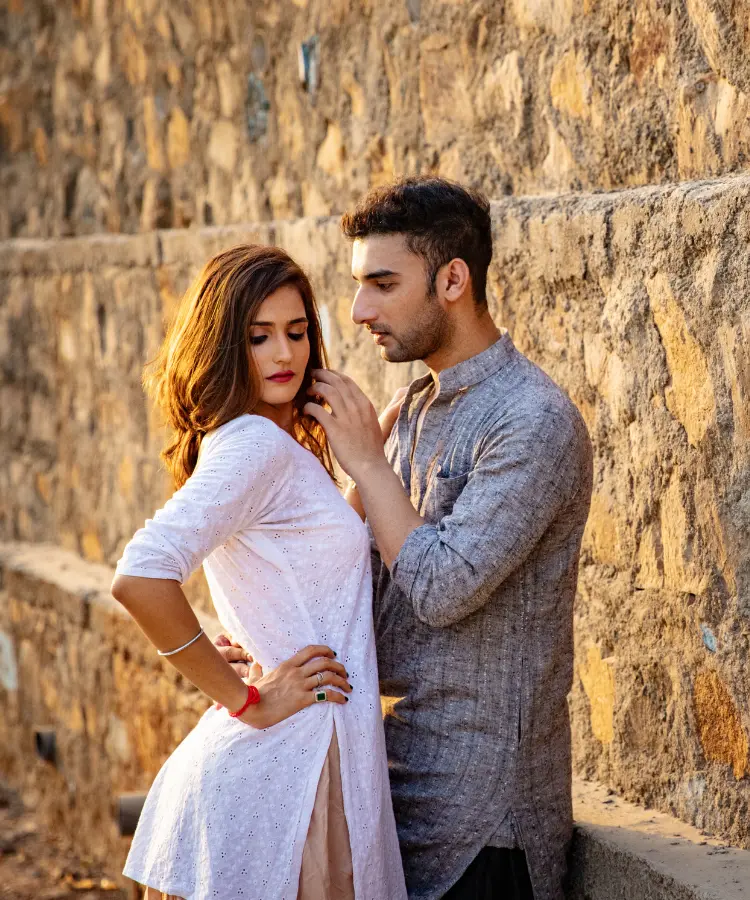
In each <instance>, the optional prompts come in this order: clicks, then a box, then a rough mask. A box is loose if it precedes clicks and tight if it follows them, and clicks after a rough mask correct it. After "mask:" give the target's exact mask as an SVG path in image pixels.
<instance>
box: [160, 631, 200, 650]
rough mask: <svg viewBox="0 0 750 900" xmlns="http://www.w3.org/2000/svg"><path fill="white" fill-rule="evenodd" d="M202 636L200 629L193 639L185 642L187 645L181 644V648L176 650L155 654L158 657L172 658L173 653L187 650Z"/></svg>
mask: <svg viewBox="0 0 750 900" xmlns="http://www.w3.org/2000/svg"><path fill="white" fill-rule="evenodd" d="M202 634H204V631H203V629H202V628H201V630H200V631H199V632H198V634H196V636H195V637H194V638H192V640H189V641H188V642H187V644H183V645H182V646H181V647H178V648H177V649H176V650H157V651H156V652H157V653H158V654H159V656H174V655H175V653H179V652H180V650H187V648H188V647H189V646H190V645H191V644H194V643H195V642H196V641H197V640H198V638H199V637H200V636H201V635H202Z"/></svg>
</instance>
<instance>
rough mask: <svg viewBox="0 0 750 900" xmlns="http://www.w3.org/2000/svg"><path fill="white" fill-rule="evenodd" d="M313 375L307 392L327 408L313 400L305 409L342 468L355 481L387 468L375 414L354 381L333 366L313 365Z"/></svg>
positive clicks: (381, 433) (387, 469) (388, 467)
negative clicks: (318, 366)
mask: <svg viewBox="0 0 750 900" xmlns="http://www.w3.org/2000/svg"><path fill="white" fill-rule="evenodd" d="M313 377H314V378H315V384H313V385H312V386H311V387H310V388H308V393H309V394H310V395H311V396H314V397H317V398H319V399H320V400H322V401H323V402H324V403H327V404H328V406H329V408H330V412H328V411H327V410H326V409H324V408H323V407H322V406H321V405H320V403H316V402H313V401H311V402H309V403H307V404H306V405H305V412H306V413H307V414H308V415H310V416H312V417H313V418H314V419H317V421H318V422H320V424H321V425H322V426H323V428H324V429H325V433H326V435H327V437H328V442H329V444H330V445H331V450H332V451H333V454H334V456H335V457H336V459H337V460H338V463H339V465H340V466H341V468H342V469H343V470H344V471H345V472H346V474H347V475H349V477H350V478H352V479H354V481H356V482H359V481H360V480H361V479H362V477H367V476H369V477H372V475H373V474H374V473H375V472H380V473H383V472H385V471H388V472H390V466H389V465H388V461H387V460H386V458H385V453H384V452H383V432H382V429H381V426H380V422H379V421H378V414H377V412H376V411H375V407H374V406H373V405H372V403H370V401H369V399H368V398H367V397H366V396H365V394H363V393H362V391H361V390H360V388H359V387H358V386H357V384H355V382H354V381H352V379H351V378H349V377H348V376H347V375H342V374H341V373H340V372H334V371H333V370H332V369H316V370H315V371H314V372H313Z"/></svg>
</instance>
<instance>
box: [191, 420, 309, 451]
mask: <svg viewBox="0 0 750 900" xmlns="http://www.w3.org/2000/svg"><path fill="white" fill-rule="evenodd" d="M293 440H294V439H293V438H292V437H291V436H290V435H288V434H287V433H286V432H285V431H284V429H283V428H279V426H278V425H276V424H275V423H274V422H272V421H271V420H270V419H267V418H266V417H265V416H257V415H252V414H250V413H245V414H243V415H241V416H237V417H236V418H234V419H230V421H229V422H225V423H224V424H223V425H220V426H219V427H218V428H215V429H214V430H213V431H209V432H208V434H206V436H205V437H204V439H203V443H202V445H201V457H203V458H205V457H206V456H209V455H210V456H214V455H215V454H217V453H221V454H222V455H224V454H229V455H233V454H237V453H240V454H241V453H245V452H252V453H253V455H254V456H262V457H269V458H273V459H274V461H275V459H276V458H279V459H283V458H285V457H286V456H287V455H288V453H289V442H290V441H293Z"/></svg>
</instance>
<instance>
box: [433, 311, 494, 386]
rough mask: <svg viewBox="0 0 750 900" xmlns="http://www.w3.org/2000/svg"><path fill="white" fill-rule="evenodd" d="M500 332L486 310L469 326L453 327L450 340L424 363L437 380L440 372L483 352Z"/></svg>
mask: <svg viewBox="0 0 750 900" xmlns="http://www.w3.org/2000/svg"><path fill="white" fill-rule="evenodd" d="M500 334H501V331H500V329H499V328H498V327H497V325H495V323H494V322H493V321H492V317H491V316H490V314H489V311H486V312H484V313H482V315H481V316H480V317H479V318H478V319H477V320H476V322H473V323H472V327H471V328H456V329H454V331H453V335H452V337H451V340H450V341H449V342H448V343H447V344H446V345H445V346H444V347H440V348H439V349H438V350H436V351H435V353H433V354H431V355H430V356H429V357H427V359H425V360H424V362H425V365H427V366H428V367H429V369H430V372H431V373H432V377H433V378H434V380H435V381H436V382H439V380H440V373H441V372H444V371H445V370H446V369H452V368H453V366H457V365H458V364H459V363H462V362H464V361H465V360H467V359H471V358H472V357H473V356H478V355H479V354H480V353H484V351H485V350H488V349H489V348H490V347H491V346H492V345H493V344H494V343H496V342H497V340H498V339H499V337H500Z"/></svg>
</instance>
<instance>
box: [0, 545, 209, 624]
mask: <svg viewBox="0 0 750 900" xmlns="http://www.w3.org/2000/svg"><path fill="white" fill-rule="evenodd" d="M113 577H114V571H113V569H112V568H111V567H110V566H106V565H103V564H101V563H94V562H88V561H87V560H84V559H82V558H81V557H80V556H78V555H76V554H75V553H71V552H70V551H69V550H64V549H63V548H61V547H58V546H56V545H54V544H30V543H26V542H23V541H10V542H7V543H0V588H5V589H6V590H8V589H15V590H18V589H19V588H20V587H21V586H22V585H24V584H27V585H30V586H31V587H33V586H35V585H36V586H37V587H38V586H39V585H45V586H46V587H47V588H48V589H49V588H51V589H53V590H54V592H55V595H59V596H60V598H61V600H62V601H63V604H64V608H63V609H60V608H57V609H56V611H57V613H58V614H59V613H61V612H62V613H63V617H64V618H68V617H70V618H71V619H77V620H80V621H81V622H88V621H89V619H90V617H91V615H92V614H93V615H97V614H99V615H110V616H114V617H115V618H121V619H123V621H125V622H128V623H130V622H132V619H131V618H130V616H129V615H128V613H127V612H126V611H125V609H123V607H122V606H121V605H120V604H119V603H118V602H117V601H116V600H115V599H114V598H113V597H112V594H111V593H110V585H111V584H112V579H113ZM37 599H38V598H37ZM195 614H196V616H197V617H198V620H199V622H200V623H201V625H202V627H203V629H204V630H205V632H206V634H208V635H209V636H210V637H211V638H212V639H213V638H214V637H216V635H218V634H219V633H220V632H221V624H220V623H219V621H218V619H216V617H215V616H209V615H207V614H206V613H204V612H201V611H200V610H196V611H195Z"/></svg>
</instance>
